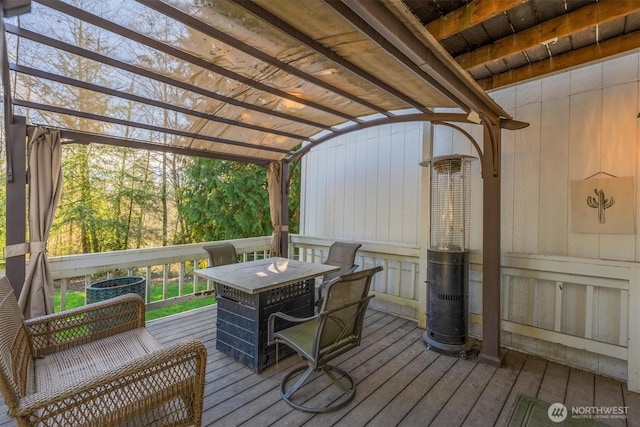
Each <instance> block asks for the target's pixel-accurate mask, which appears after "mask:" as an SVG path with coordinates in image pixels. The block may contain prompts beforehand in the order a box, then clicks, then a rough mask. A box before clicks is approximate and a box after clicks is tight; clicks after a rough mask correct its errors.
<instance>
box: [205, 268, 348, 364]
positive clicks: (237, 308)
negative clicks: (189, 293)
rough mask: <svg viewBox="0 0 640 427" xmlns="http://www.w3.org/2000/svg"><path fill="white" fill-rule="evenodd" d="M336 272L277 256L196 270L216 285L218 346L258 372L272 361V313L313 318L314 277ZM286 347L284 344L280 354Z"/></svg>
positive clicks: (273, 360)
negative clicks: (269, 325)
mask: <svg viewBox="0 0 640 427" xmlns="http://www.w3.org/2000/svg"><path fill="white" fill-rule="evenodd" d="M338 270H339V267H335V266H331V265H326V264H317V263H311V262H304V261H298V260H293V259H288V258H279V257H274V258H265V259H260V260H255V261H248V262H243V263H237V264H227V265H222V266H218V267H209V268H204V269H200V270H195V271H194V274H195V275H197V276H199V277H203V278H206V279H211V280H212V281H213V282H214V284H215V292H216V298H217V301H218V316H217V321H216V325H217V333H216V349H217V350H219V351H222V352H223V353H225V354H227V355H230V356H232V357H234V358H236V359H237V360H238V361H240V362H242V363H243V364H245V365H246V366H248V367H250V368H252V369H253V370H254V371H255V372H257V373H260V372H261V371H262V370H263V369H264V368H266V367H268V366H270V365H272V364H274V363H275V362H276V356H277V355H276V351H275V346H269V345H267V320H268V318H269V316H270V315H271V314H272V313H275V312H278V311H280V312H283V313H287V314H289V315H291V316H295V317H309V316H312V315H313V313H314V305H315V292H314V290H315V278H316V277H318V276H322V275H324V274H327V273H330V272H333V271H338ZM280 327H286V325H280ZM288 350H289V349H288V348H281V349H280V356H285V355H287V351H288Z"/></svg>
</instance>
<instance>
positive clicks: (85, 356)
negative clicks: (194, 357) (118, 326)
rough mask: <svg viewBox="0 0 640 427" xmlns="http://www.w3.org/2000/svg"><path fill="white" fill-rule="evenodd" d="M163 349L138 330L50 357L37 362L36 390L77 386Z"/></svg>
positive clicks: (150, 337) (149, 336) (142, 331)
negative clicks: (86, 379)
mask: <svg viewBox="0 0 640 427" xmlns="http://www.w3.org/2000/svg"><path fill="white" fill-rule="evenodd" d="M160 348H162V345H161V344H160V343H159V342H158V341H157V340H156V339H155V338H154V337H153V336H152V335H151V334H150V333H149V332H148V331H147V330H146V329H145V328H137V329H134V330H131V331H127V332H123V333H120V334H117V335H114V336H111V337H107V338H103V339H101V340H98V341H94V342H91V343H89V344H85V345H82V346H79V347H74V348H70V349H68V350H64V351H61V352H58V353H55V354H52V355H48V356H46V357H45V358H44V359H37V360H36V390H37V391H44V390H50V389H54V388H55V389H59V388H60V387H64V386H68V385H72V384H75V383H77V382H78V381H81V380H83V379H85V378H87V377H89V376H92V375H96V374H100V373H103V372H107V371H109V370H111V369H113V368H115V367H118V366H121V365H122V364H123V363H125V362H127V361H129V360H132V359H134V358H137V357H140V356H143V355H145V354H148V353H150V352H152V351H155V350H158V349H160Z"/></svg>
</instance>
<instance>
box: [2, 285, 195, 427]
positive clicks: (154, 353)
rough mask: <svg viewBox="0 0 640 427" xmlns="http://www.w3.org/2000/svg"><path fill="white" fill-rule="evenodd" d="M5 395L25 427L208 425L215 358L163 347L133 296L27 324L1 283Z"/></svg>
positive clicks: (186, 347) (183, 347)
mask: <svg viewBox="0 0 640 427" xmlns="http://www.w3.org/2000/svg"><path fill="white" fill-rule="evenodd" d="M0 324H1V325H2V327H1V328H0V391H1V392H2V396H3V397H4V401H5V403H6V405H7V408H8V409H9V411H8V412H9V415H11V416H12V417H14V418H15V419H16V420H17V423H18V425H19V426H31V425H46V426H80V425H85V426H107V425H108V426H115V425H122V424H127V425H153V426H162V425H190V424H193V425H200V424H201V418H202V402H203V390H204V374H205V367H206V361H207V350H206V348H205V347H204V345H203V344H202V343H201V342H200V341H197V340H191V339H188V340H184V341H182V342H180V343H178V344H174V345H171V346H167V347H163V346H161V345H160V344H159V343H158V341H156V339H155V338H154V337H153V336H152V335H151V334H150V333H149V332H148V331H147V330H146V329H145V328H144V302H143V301H142V298H140V296H139V295H134V294H129V295H122V296H118V297H115V298H113V299H110V300H106V301H102V302H97V303H94V304H89V305H86V306H84V307H81V308H78V309H74V310H68V311H65V312H61V313H55V314H51V315H48V316H43V317H40V318H35V319H30V320H23V317H22V313H21V311H20V309H19V307H18V304H17V302H16V298H15V296H14V293H13V289H12V287H11V284H10V283H9V280H8V279H7V278H6V277H2V278H0Z"/></svg>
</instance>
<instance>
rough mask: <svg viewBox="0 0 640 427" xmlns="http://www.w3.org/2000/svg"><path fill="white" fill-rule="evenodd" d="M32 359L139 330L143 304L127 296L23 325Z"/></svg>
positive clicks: (137, 296)
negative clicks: (28, 339)
mask: <svg viewBox="0 0 640 427" xmlns="http://www.w3.org/2000/svg"><path fill="white" fill-rule="evenodd" d="M24 324H25V326H26V328H27V330H28V331H29V335H30V336H31V341H32V345H33V352H34V356H36V357H42V356H45V355H47V354H51V353H55V352H58V351H61V350H64V349H66V348H70V347H75V346H78V345H82V344H85V343H87V342H91V341H95V340H97V339H101V338H105V337H108V336H111V335H114V334H118V333H121V332H124V331H128V330H132V329H136V328H140V327H143V326H144V324H145V321H144V301H143V300H142V298H141V297H140V296H139V295H136V294H127V295H121V296H118V297H115V298H111V299H108V300H106V301H100V302H96V303H93V304H88V305H85V306H83V307H78V308H75V309H72V310H66V311H62V312H60V313H54V314H49V315H46V316H42V317H37V318H34V319H29V320H25V322H24Z"/></svg>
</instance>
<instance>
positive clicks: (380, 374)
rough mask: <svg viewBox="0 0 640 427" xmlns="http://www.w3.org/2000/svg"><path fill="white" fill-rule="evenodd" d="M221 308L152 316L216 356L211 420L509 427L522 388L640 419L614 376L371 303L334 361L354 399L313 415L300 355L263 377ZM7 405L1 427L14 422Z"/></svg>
mask: <svg viewBox="0 0 640 427" xmlns="http://www.w3.org/2000/svg"><path fill="white" fill-rule="evenodd" d="M215 321H216V306H212V307H207V308H202V309H198V310H194V311H192V312H188V313H182V314H180V315H176V316H171V317H168V318H164V319H158V320H154V321H151V322H148V324H147V327H148V328H149V330H150V331H151V332H152V333H153V334H154V335H155V336H156V337H157V338H158V339H159V340H160V341H161V342H163V343H164V344H169V343H173V342H176V341H180V340H182V339H184V338H186V337H195V338H198V339H201V340H203V341H204V342H205V344H206V346H207V348H208V350H209V355H208V359H207V374H206V381H207V384H206V386H205V398H204V425H206V426H215V427H218V426H240V425H242V426H245V427H246V426H256V427H258V426H260V427H262V426H300V425H303V424H304V425H305V426H330V425H335V426H345V427H356V426H364V425H367V426H372V427H387V426H396V425H403V426H411V427H413V426H425V425H432V426H457V425H464V426H482V427H486V426H492V425H499V426H502V425H506V423H507V422H508V420H509V417H510V415H511V412H512V411H513V405H514V404H515V402H516V399H517V397H518V395H519V393H527V394H530V395H532V396H536V397H538V398H539V399H542V400H545V401H547V402H551V403H555V402H563V403H565V405H567V406H568V407H569V408H571V406H572V405H573V406H593V405H595V406H628V407H629V409H628V418H627V419H609V420H604V421H605V422H607V423H608V424H610V425H612V426H640V395H638V394H635V393H630V392H628V391H627V389H626V385H625V384H623V383H620V382H619V381H615V380H612V379H609V378H605V377H600V376H597V375H594V374H591V373H588V372H584V371H580V370H577V369H573V368H569V367H567V366H563V365H559V364H557V363H555V362H549V361H546V360H544V359H541V358H539V357H536V356H528V355H526V354H524V353H520V352H517V351H507V352H506V356H505V360H504V363H503V366H502V367H501V368H499V369H498V368H496V367H493V366H490V365H486V364H483V363H477V362H476V360H475V359H470V360H460V359H458V358H455V357H449V356H444V355H440V354H438V353H435V352H433V351H429V350H427V349H426V348H425V346H424V344H423V342H422V333H423V331H422V330H420V329H418V328H416V327H415V324H414V323H413V322H410V321H408V320H405V319H401V318H398V317H395V316H392V315H388V314H385V313H382V312H378V311H374V310H369V311H368V312H367V317H366V318H365V332H364V336H363V339H362V343H361V345H360V347H359V348H358V349H356V350H354V351H352V352H350V353H348V354H345V355H342V356H341V357H340V358H338V359H337V360H336V362H337V363H338V364H339V365H340V366H341V367H342V368H345V369H347V370H348V371H349V372H351V374H352V376H353V377H354V378H355V380H356V382H357V392H356V396H355V398H354V400H353V401H352V402H351V403H350V404H349V405H347V406H346V407H344V408H342V409H341V410H339V411H335V412H332V413H328V414H317V415H313V414H308V413H304V412H300V411H297V410H294V409H292V408H291V407H289V406H288V405H287V404H285V403H284V401H282V399H281V398H280V394H279V391H278V389H279V383H280V379H281V378H282V377H283V376H284V375H285V373H286V372H287V371H288V370H289V369H290V368H291V367H293V366H297V365H299V364H301V363H302V362H301V360H300V359H299V358H298V357H297V356H291V357H288V358H285V359H283V360H281V361H280V362H279V363H278V365H277V366H271V367H269V368H267V369H265V370H264V371H263V372H262V373H261V374H259V375H256V374H254V373H253V371H252V370H250V369H248V368H246V367H244V366H243V365H242V364H240V363H238V362H236V361H235V360H234V359H232V358H230V357H227V356H225V355H224V354H222V353H220V352H218V351H216V349H215V335H216V328H215ZM312 384H313V386H312V387H309V390H307V395H306V397H307V398H308V399H309V403H310V404H318V403H326V402H328V401H330V400H331V399H332V398H334V397H335V396H333V395H332V394H331V390H329V389H326V387H327V386H328V384H329V382H328V381H327V380H326V379H325V378H320V379H316V380H314V381H313V383H312ZM4 408H5V407H4V405H1V404H0V427H9V426H15V422H13V420H11V419H10V418H9V417H8V415H6V410H5V409H4Z"/></svg>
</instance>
